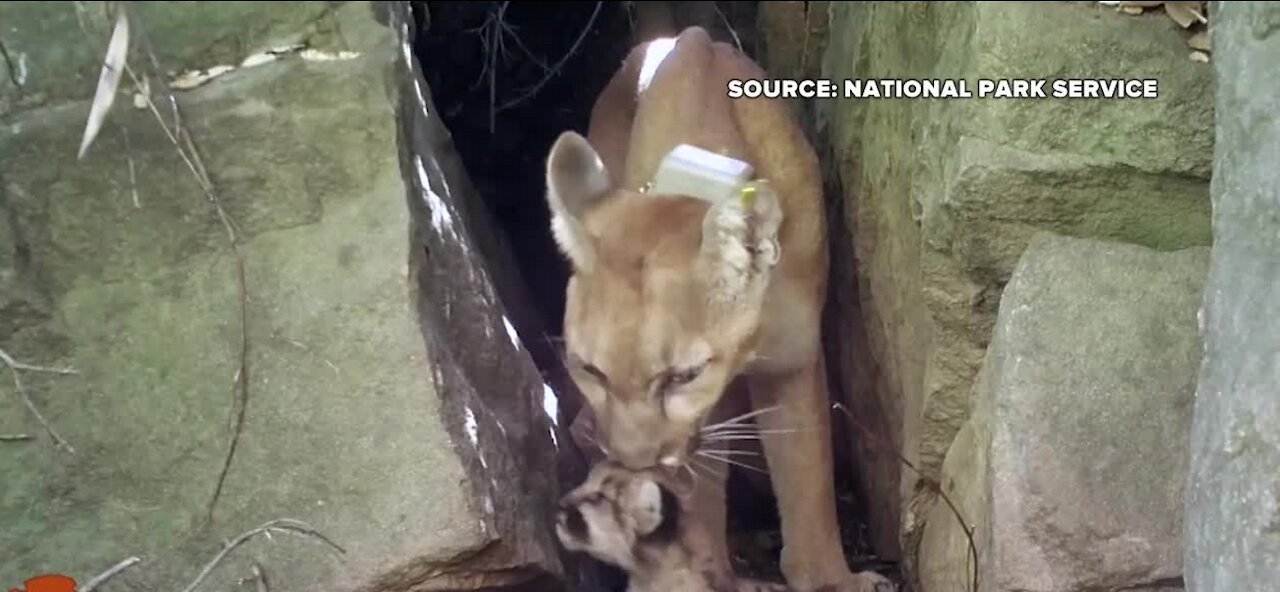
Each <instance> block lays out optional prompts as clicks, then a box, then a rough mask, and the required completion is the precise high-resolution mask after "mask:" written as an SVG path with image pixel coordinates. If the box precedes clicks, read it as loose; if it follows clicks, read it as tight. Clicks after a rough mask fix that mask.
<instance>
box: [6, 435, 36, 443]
mask: <svg viewBox="0 0 1280 592" xmlns="http://www.w3.org/2000/svg"><path fill="white" fill-rule="evenodd" d="M35 439H36V438H35V436H32V435H31V434H0V442H26V441H28V440H35Z"/></svg>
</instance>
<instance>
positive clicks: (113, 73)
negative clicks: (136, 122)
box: [76, 8, 129, 160]
mask: <svg viewBox="0 0 1280 592" xmlns="http://www.w3.org/2000/svg"><path fill="white" fill-rule="evenodd" d="M128 55H129V18H128V16H126V15H125V11H124V8H121V9H120V11H119V13H117V15H116V27H115V30H114V31H112V32H111V41H110V42H109V43H108V44H107V55H106V57H105V58H103V60H102V74H101V75H99V77H98V90H97V92H95V93H94V95H93V105H92V106H90V107H89V121H88V122H86V124H85V128H84V138H83V139H81V140H80V152H79V154H78V155H77V156H76V159H77V160H79V159H82V158H84V155H85V152H87V151H88V150H89V145H90V144H92V143H93V140H94V138H97V137H98V132H99V131H101V130H102V124H103V122H105V121H106V119H107V112H109V111H111V105H112V104H113V103H115V100H116V90H117V89H118V88H119V87H120V76H121V75H122V74H124V66H125V60H126V59H127V58H128Z"/></svg>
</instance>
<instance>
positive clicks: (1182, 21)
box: [1164, 2, 1204, 29]
mask: <svg viewBox="0 0 1280 592" xmlns="http://www.w3.org/2000/svg"><path fill="white" fill-rule="evenodd" d="M1199 10H1200V3H1199V2H1165V3H1164V11H1165V13H1167V14H1168V15H1169V18H1171V19H1173V22H1175V23H1178V26H1179V27H1182V28H1183V29H1185V28H1187V27H1190V26H1191V25H1194V24H1196V23H1198V22H1202V21H1203V19H1204V17H1203V16H1201V15H1200V12H1199Z"/></svg>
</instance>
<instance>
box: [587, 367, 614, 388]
mask: <svg viewBox="0 0 1280 592" xmlns="http://www.w3.org/2000/svg"><path fill="white" fill-rule="evenodd" d="M582 370H583V371H584V372H586V373H587V374H590V375H592V376H594V377H595V378H596V380H599V381H600V383H601V384H609V378H608V377H607V376H605V375H604V372H601V371H600V369H599V368H596V367H595V366H594V365H592V364H584V365H583V366H582Z"/></svg>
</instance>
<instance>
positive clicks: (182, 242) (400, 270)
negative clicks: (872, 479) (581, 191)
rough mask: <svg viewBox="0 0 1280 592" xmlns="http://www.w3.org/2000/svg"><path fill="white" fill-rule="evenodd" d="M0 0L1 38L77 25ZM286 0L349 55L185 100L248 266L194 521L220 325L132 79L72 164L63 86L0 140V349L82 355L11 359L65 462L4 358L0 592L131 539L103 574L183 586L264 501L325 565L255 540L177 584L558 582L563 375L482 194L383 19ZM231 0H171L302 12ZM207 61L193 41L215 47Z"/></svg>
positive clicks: (387, 18)
mask: <svg viewBox="0 0 1280 592" xmlns="http://www.w3.org/2000/svg"><path fill="white" fill-rule="evenodd" d="M58 7H60V8H58ZM3 8H4V9H5V17H6V21H5V28H6V31H7V30H8V29H9V28H11V27H13V28H18V29H24V30H26V29H27V28H31V29H35V30H43V29H48V28H51V27H55V28H56V27H61V26H63V25H60V24H58V23H65V22H67V21H68V20H70V22H74V19H75V13H74V10H75V8H74V3H64V4H50V5H49V6H45V7H42V8H38V9H37V8H32V7H25V6H24V7H13V8H11V7H10V5H8V4H6V5H5V6H4V7H3ZM305 8H306V10H307V11H310V10H319V11H320V12H321V14H319V15H312V16H313V17H314V18H312V19H311V20H309V21H308V22H313V21H316V20H321V21H324V22H327V23H331V24H332V26H333V27H335V28H336V31H335V33H334V35H333V39H335V40H340V41H334V43H333V44H324V43H320V42H319V40H318V39H314V38H313V39H312V41H315V42H316V43H315V45H314V48H315V49H317V50H320V51H326V52H330V54H329V55H330V56H332V55H334V53H335V52H337V51H347V52H352V53H353V54H355V57H354V58H352V59H330V60H307V59H303V57H302V56H299V55H296V54H295V55H291V56H286V57H284V58H282V59H280V60H277V61H274V62H270V63H266V64H262V65H258V66H254V67H249V68H243V69H240V70H238V71H235V72H231V73H228V74H224V75H223V76H221V77H219V78H217V79H214V80H213V81H211V82H209V83H208V84H207V85H205V86H203V87H200V88H198V89H196V90H194V91H191V92H186V93H180V94H179V97H178V98H179V100H180V101H181V103H182V105H183V107H184V114H185V121H186V124H187V125H188V126H189V130H190V132H191V135H192V136H193V137H194V138H195V141H196V142H197V143H198V144H199V147H200V151H201V153H202V154H203V158H204V162H205V164H206V165H207V167H208V170H209V172H210V175H211V177H212V178H213V179H214V181H215V183H216V184H217V186H218V188H219V189H220V196H221V200H222V203H223V204H224V205H225V208H226V210H227V212H228V213H229V214H230V215H231V217H233V218H234V219H235V221H236V222H237V223H238V226H239V229H240V234H241V236H242V238H243V247H242V248H243V251H244V254H245V259H246V262H247V278H246V279H247V286H248V291H249V300H248V308H247V314H248V319H249V334H248V343H249V349H248V368H249V371H248V375H247V376H248V377H249V383H250V387H249V389H250V390H249V397H248V406H247V410H246V412H245V423H244V426H243V432H242V435H241V437H240V440H239V445H238V448H237V449H236V453H235V456H234V459H233V461H232V463H231V465H230V470H229V472H228V474H227V478H226V482H225V485H224V487H223V488H222V492H221V497H220V499H219V502H218V504H217V506H216V508H215V511H214V513H213V519H212V521H211V522H210V523H207V524H205V523H203V520H204V518H205V515H206V508H207V507H208V504H209V502H210V498H211V496H212V494H213V492H214V489H215V483H216V480H217V476H218V474H219V471H220V469H221V467H222V465H223V460H224V458H225V457H226V454H227V450H228V446H229V442H230V439H231V433H232V430H231V429H229V419H230V418H232V417H234V414H233V413H232V409H233V405H232V401H233V397H234V395H233V390H232V384H233V383H232V381H233V378H234V377H235V375H236V373H237V368H238V367H239V351H240V350H239V347H240V341H241V335H240V324H239V314H240V313H239V311H240V306H239V302H238V298H237V288H236V283H237V282H236V274H235V267H234V259H233V258H232V256H231V255H230V251H229V249H228V247H227V242H226V235H225V232H224V228H223V226H222V225H221V223H220V222H219V220H218V217H217V216H216V215H215V213H214V211H213V210H212V208H210V207H209V204H208V203H207V201H206V200H205V197H204V195H202V194H201V192H200V191H199V189H198V187H197V186H196V184H195V183H194V182H193V180H192V175H191V173H190V172H189V171H188V170H187V168H186V167H185V166H184V163H183V161H182V160H181V159H180V158H179V157H178V155H177V153H176V152H175V149H174V147H173V146H172V145H171V144H170V143H169V141H168V140H167V139H166V137H165V135H164V133H163V131H162V129H161V128H160V127H159V126H158V125H157V123H156V121H155V120H154V119H152V114H151V113H149V112H147V111H143V110H136V109H134V108H132V106H131V105H130V104H129V103H130V102H129V100H128V96H122V97H121V98H120V99H119V100H117V104H116V108H115V110H113V112H112V113H111V115H110V117H109V120H108V123H107V125H106V126H105V127H104V128H103V132H102V134H101V135H100V136H99V138H98V140H97V142H96V143H95V144H94V146H93V147H92V149H91V150H90V151H89V154H88V156H87V157H86V158H85V159H84V160H83V161H77V160H76V159H75V155H76V149H77V147H78V145H79V142H80V135H81V133H82V131H83V129H84V126H85V117H86V113H87V109H88V105H87V102H86V101H82V100H73V101H61V102H58V103H57V104H50V105H48V106H44V107H39V108H34V109H27V110H23V111H19V112H16V113H14V114H11V115H10V116H9V117H8V118H7V119H6V120H5V121H4V125H3V127H2V128H0V129H2V130H3V131H0V153H2V154H4V158H3V159H0V180H2V181H3V184H2V185H0V214H2V215H0V218H2V219H3V223H0V281H2V282H3V285H0V299H3V300H0V328H3V329H4V331H3V332H0V347H3V348H4V349H5V350H6V351H8V352H9V353H11V354H13V356H14V357H15V358H16V359H18V360H20V361H23V362H28V363H36V364H43V365H49V366H61V365H71V366H74V367H75V368H76V369H77V370H78V371H79V374H77V375H71V376H56V375H46V374H43V373H35V372H27V373H25V374H24V375H23V379H24V382H25V383H26V385H27V387H28V390H29V391H30V394H31V397H32V398H33V399H34V400H35V402H36V403H37V404H38V405H39V407H40V408H41V409H42V410H43V411H44V413H45V415H46V416H47V417H48V419H49V421H50V422H51V424H52V425H53V426H54V428H55V429H56V430H57V431H58V432H59V433H60V434H61V435H63V436H64V437H65V438H66V439H67V440H68V441H69V442H70V443H71V444H72V446H74V448H75V454H69V453H67V452H64V451H62V450H58V449H55V447H54V446H53V444H52V442H50V441H49V439H48V438H47V437H45V434H44V433H43V432H42V431H41V430H40V427H39V425H38V424H37V423H36V422H35V420H34V418H33V417H32V416H31V415H30V414H29V413H28V412H27V410H26V408H25V407H24V406H23V404H22V402H21V399H20V398H19V397H18V396H17V394H16V393H15V392H14V391H13V389H12V388H11V386H10V385H11V382H10V381H9V378H8V375H7V370H6V369H4V368H0V373H6V374H5V376H3V380H0V433H15V432H25V433H28V434H32V435H35V436H36V438H35V439H34V440H31V441H23V442H3V443H0V446H2V447H3V448H0V473H2V474H3V475H4V476H5V478H4V480H3V483H0V524H3V525H4V527H3V528H0V549H3V552H0V587H7V586H12V585H18V584H20V581H21V579H22V578H25V577H30V576H33V575H36V574H38V573H42V572H46V571H60V572H64V573H67V574H69V575H72V576H74V577H76V578H78V579H80V581H81V582H82V583H83V582H84V581H85V580H87V579H88V577H89V576H91V575H93V574H96V573H98V572H100V571H102V570H104V569H106V568H107V567H109V566H111V565H112V564H114V563H116V562H117V561H119V560H121V559H123V558H125V557H127V556H130V555H137V556H140V557H141V558H142V562H141V563H140V564H138V565H136V566H133V567H131V568H129V569H128V570H126V571H125V572H124V573H123V574H121V575H120V576H118V578H117V579H116V580H112V582H111V583H110V584H109V585H108V586H109V587H107V588H103V589H104V590H112V589H130V587H132V588H133V589H148V590H152V589H154V590H181V589H182V588H183V586H185V585H186V584H187V582H189V581H191V580H192V579H193V578H194V577H195V576H196V574H197V572H199V571H200V569H201V568H202V567H203V565H204V564H205V562H207V561H208V560H210V559H211V558H212V557H213V556H214V554H215V553H216V552H218V550H219V549H220V548H221V546H222V544H223V541H225V540H229V539H231V538H233V537H235V536H236V535H237V534H239V533H241V532H244V531H247V530H249V529H252V528H254V527H257V526H259V525H262V524H264V523H266V522H268V521H269V520H273V519H277V518H291V519H297V520H302V521H305V522H306V523H309V524H310V525H312V526H314V527H315V528H316V529H317V530H318V531H320V532H322V533H323V534H325V535H326V536H328V537H329V538H330V539H332V540H333V541H334V542H336V543H337V544H339V545H341V546H342V547H343V548H344V549H345V553H343V554H341V555H335V554H334V553H332V552H330V550H328V549H326V548H325V546H324V545H321V544H319V543H318V542H316V541H314V540H307V539H304V538H299V537H294V536H292V535H289V534H276V535H274V537H272V538H270V539H268V538H266V537H257V538H254V539H252V540H250V541H249V542H248V543H246V544H245V545H243V546H241V547H238V548H237V549H236V550H234V551H233V552H232V553H231V554H230V555H229V556H228V557H227V559H226V560H225V561H223V562H222V563H221V564H219V565H218V566H217V568H216V569H214V570H213V571H212V572H211V573H210V575H209V577H208V579H207V580H205V582H204V584H203V586H202V587H201V588H200V589H201V590H230V589H236V588H235V587H236V586H237V584H236V582H237V581H238V580H241V579H243V578H246V577H248V576H250V575H251V573H252V566H251V562H257V563H259V564H261V566H262V567H263V568H264V569H265V571H266V574H267V576H268V578H269V580H270V583H271V585H270V589H271V590H273V591H277V592H278V591H314V590H333V591H354V590H361V591H374V590H379V591H380V590H410V589H413V590H464V589H476V588H483V589H510V588H519V587H522V586H523V587H532V588H534V589H542V590H555V589H557V586H558V585H559V584H558V582H560V581H562V580H564V579H570V580H571V579H575V578H577V572H576V571H575V568H573V566H572V564H566V563H564V562H562V561H561V558H560V551H559V549H558V547H557V546H556V545H555V542H554V539H553V536H552V534H551V531H550V525H551V521H550V516H551V511H552V509H553V508H554V501H555V499H556V497H557V496H558V493H559V491H560V490H562V489H563V488H562V487H561V485H560V483H561V479H562V478H572V476H571V475H572V471H571V469H573V463H571V462H561V460H560V459H561V455H558V454H557V451H558V449H559V443H560V442H562V441H567V434H566V433H565V432H564V431H563V428H561V427H560V426H559V425H558V414H557V409H556V397H555V393H556V391H555V389H553V388H551V387H550V386H548V385H546V384H544V383H543V381H542V378H541V376H540V374H539V372H538V370H537V368H536V367H535V366H534V365H533V362H532V360H531V359H530V355H529V352H528V350H527V348H526V347H525V346H524V345H523V343H522V341H521V339H520V334H519V332H518V329H523V328H527V326H528V325H527V324H526V323H525V322H524V321H523V320H522V316H521V314H519V313H520V308H521V307H520V306H519V296H520V295H519V294H518V293H513V292H511V291H504V290H503V289H502V286H504V285H510V284H512V283H513V282H512V280H511V279H510V278H509V277H504V268H503V267H501V266H496V267H492V268H491V267H490V266H489V264H488V259H487V257H489V256H490V255H492V254H493V250H494V249H493V247H492V246H491V241H487V240H486V237H485V236H484V234H483V233H484V228H485V227H484V225H483V220H480V219H478V218H477V215H476V212H475V211H472V210H471V209H469V208H472V207H473V206H468V205H465V204H468V203H472V204H474V203H475V202H476V201H477V200H476V199H475V196H474V195H471V194H470V193H469V191H470V189H469V186H468V185H467V184H466V182H465V174H463V172H462V170H461V168H460V167H459V166H458V164H457V162H456V156H455V155H453V154H452V152H451V150H452V148H451V147H450V145H449V142H448V133H447V131H445V130H443V129H442V128H441V127H440V123H439V117H438V116H435V114H434V113H433V112H432V111H431V109H432V107H431V105H430V104H429V100H428V98H429V92H428V91H427V89H425V86H424V85H422V84H421V79H420V78H418V77H417V76H418V75H419V74H420V73H419V72H418V71H417V69H416V63H415V62H413V61H412V58H411V55H410V54H409V53H406V51H405V49H406V48H407V47H408V44H409V43H410V42H411V41H412V36H411V35H412V30H411V28H410V27H409V26H408V24H407V22H406V15H405V14H404V12H403V11H404V10H405V7H404V6H403V5H402V4H399V3H394V4H393V5H392V6H391V8H392V14H386V12H385V11H383V12H382V13H380V15H379V16H380V18H381V20H382V22H381V23H380V22H378V20H376V19H375V11H374V10H372V8H371V4H370V3H367V2H349V3H338V4H333V3H309V4H307V6H306V7H305ZM383 8H387V7H386V6H385V5H383ZM58 10H61V11H64V12H65V14H63V13H58V12H57V11H58ZM149 10H159V8H152V9H149ZM174 10H175V12H174V13H173V14H170V17H171V18H172V19H177V20H179V21H182V19H183V18H184V17H183V16H182V14H181V10H180V9H177V8H175V9H174ZM225 10H226V11H227V12H226V13H217V11H218V8H217V6H215V5H212V4H211V5H209V6H208V7H205V8H200V9H197V10H194V11H191V12H188V13H186V17H185V18H188V19H192V22H187V21H182V22H183V23H185V24H184V25H183V26H184V27H187V28H193V27H194V28H199V27H214V28H215V29H216V28H220V27H223V26H226V27H228V28H229V29H228V31H227V32H226V33H227V34H228V35H230V36H232V37H237V36H239V35H241V32H240V31H239V29H238V27H240V26H242V25H243V24H244V23H245V22H254V23H258V24H259V25H261V26H262V27H265V28H266V29H274V28H275V27H276V26H277V25H278V24H279V23H281V22H286V21H288V22H292V21H293V19H294V18H295V17H297V16H298V14H297V13H296V11H297V7H290V6H287V5H286V6H272V5H270V4H257V3H254V4H252V5H250V3H233V4H232V5H230V6H228V7H226V8H225ZM210 11H211V12H212V13H217V14H221V16H222V17H223V18H214V16H217V14H211V12H210ZM304 12H305V11H304ZM68 15H69V16H68ZM55 17H56V18H55ZM146 19H147V14H146V13H145V12H144V14H143V15H142V20H141V21H140V22H144V23H146V22H148V21H147V20H146ZM222 23H225V25H224V24H222ZM151 24H152V25H153V26H159V23H151ZM196 25H198V27H197V26H196ZM181 28H182V27H180V29H181ZM183 30H185V29H183ZM295 32H296V31H295ZM206 34H207V35H209V36H212V37H217V34H216V33H215V32H209V31H206V32H205V33H201V35H206ZM288 36H289V35H285V37H288ZM200 38H203V37H199V36H197V37H195V39H200ZM7 39H8V38H6V40H7ZM163 39H164V37H162V36H158V35H157V36H153V38H152V42H153V43H156V44H158V45H160V44H162V43H163ZM81 41H82V42H83V40H81ZM180 41H181V40H180V39H174V40H173V43H179V42H180ZM47 42H48V43H61V42H60V41H58V40H57V38H50V39H49V40H48V41H47ZM24 43H26V42H24ZM30 43H32V44H36V43H37V41H30ZM219 47H221V46H219ZM237 47H239V48H240V49H241V50H243V51H244V52H252V51H255V50H256V49H257V48H256V47H255V46H253V45H243V46H237ZM10 49H12V48H10ZM45 49H47V50H48V51H47V52H46V53H49V54H55V53H57V51H55V49H57V50H66V51H70V50H71V48H70V47H69V46H68V47H62V46H59V47H58V48H55V49H50V48H45ZM30 50H31V51H32V52H33V54H32V55H36V54H39V53H40V52H39V51H36V49H35V48H34V47H32V48H31V49H30ZM158 52H159V54H160V55H162V56H163V55H165V49H164V47H163V46H162V47H160V48H158ZM233 57H243V56H233ZM204 58H205V59H207V60H208V61H207V62H202V61H201V59H202V58H200V56H196V57H194V58H193V59H194V60H195V61H196V62H197V63H207V64H208V65H214V64H216V63H223V62H225V61H226V60H225V59H224V58H226V56H223V55H221V54H211V55H206V56H204ZM406 60H409V61H406ZM232 63H235V62H234V61H233V62H232ZM67 76H69V77H70V76H72V74H70V73H68V74H67ZM50 84H53V82H50ZM57 84H67V85H70V82H68V81H66V80H63V81H58V82H57ZM72 86H73V85H72ZM91 86H92V84H91V83H90V87H89V93H91V92H92V88H91ZM388 91H390V92H391V94H390V95H389V94H388ZM70 94H71V95H75V94H76V93H70ZM50 96H53V95H50ZM389 99H390V100H389ZM166 112H167V111H166ZM122 130H127V133H128V138H129V141H128V143H126V141H125V136H124V133H123V131H122ZM131 168H132V170H133V171H134V172H135V173H136V183H134V182H133V181H132V180H131V176H130V169H131ZM135 188H136V191H137V195H138V197H139V199H138V201H137V204H136V205H135V203H134V200H133V194H134V189H135ZM424 256H425V257H424ZM512 303H514V304H512ZM565 458H571V457H565ZM563 475H569V477H563ZM110 586H114V588H113V587H110ZM582 589H586V590H590V589H592V588H590V587H583V588H582Z"/></svg>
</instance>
